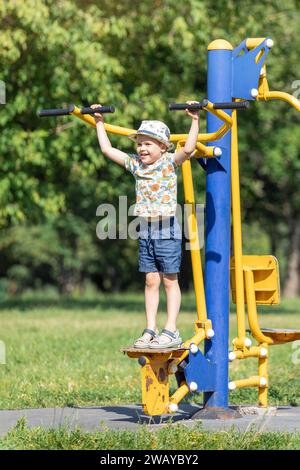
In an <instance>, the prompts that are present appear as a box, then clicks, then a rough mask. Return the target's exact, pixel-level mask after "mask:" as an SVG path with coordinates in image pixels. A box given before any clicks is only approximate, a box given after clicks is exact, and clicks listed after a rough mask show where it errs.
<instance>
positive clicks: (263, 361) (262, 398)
mask: <svg viewBox="0 0 300 470" xmlns="http://www.w3.org/2000/svg"><path fill="white" fill-rule="evenodd" d="M258 375H259V376H260V377H264V378H265V379H266V381H267V384H266V385H265V386H263V387H261V386H259V387H258V403H259V406H268V357H264V358H259V360H258Z"/></svg>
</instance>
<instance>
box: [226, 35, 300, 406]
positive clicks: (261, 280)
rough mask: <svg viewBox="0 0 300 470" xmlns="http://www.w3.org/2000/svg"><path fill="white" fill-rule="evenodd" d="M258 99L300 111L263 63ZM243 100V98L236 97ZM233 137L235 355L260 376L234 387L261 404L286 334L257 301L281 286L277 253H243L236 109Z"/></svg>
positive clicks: (275, 295) (250, 42)
mask: <svg viewBox="0 0 300 470" xmlns="http://www.w3.org/2000/svg"><path fill="white" fill-rule="evenodd" d="M263 39H264V38H251V39H247V42H246V46H247V48H248V49H253V48H254V47H256V46H257V45H259V44H261V42H262V41H263ZM256 99H257V100H258V101H262V100H264V101H269V100H275V99H277V100H282V101H286V102H287V103H289V104H290V105H291V106H293V107H294V108H295V109H296V110H297V111H300V101H299V100H297V99H296V98H295V97H294V96H292V95H290V94H289V93H284V92H280V91H270V90H269V85H268V81H267V73H266V66H265V65H264V66H263V67H262V71H261V75H260V79H259V87H258V96H257V98H256ZM236 101H239V100H236ZM232 121H233V124H232V139H231V188H232V224H233V249H234V258H233V259H232V261H231V276H230V278H231V286H232V294H233V301H234V302H236V313H237V337H236V338H235V339H234V340H233V345H234V350H233V355H234V357H235V358H236V359H247V358H248V357H257V358H258V376H255V377H250V378H248V379H242V380H237V381H235V382H233V384H234V385H233V386H232V387H233V388H234V387H235V388H242V387H257V388H258V401H259V405H260V406H267V405H268V357H269V349H268V348H269V345H272V344H281V343H282V342H283V340H282V339H281V338H282V335H280V334H278V336H276V330H275V333H274V332H273V333H272V334H270V335H269V336H267V333H266V334H264V333H263V331H262V330H261V328H260V326H259V322H258V315H257V304H263V305H274V304H278V303H279V301H280V286H279V272H278V262H277V260H276V258H275V257H273V256H264V257H255V256H243V253H242V225H241V208H240V182H239V162H238V135H237V113H236V111H235V110H233V112H232ZM245 303H246V304H247V312H248V321H249V326H250V330H251V334H252V336H253V337H254V338H255V339H256V340H257V342H258V345H257V346H252V345H251V344H250V342H249V339H248V342H247V338H246V326H245V325H246V314H245ZM299 335H300V332H296V331H295V332H291V333H289V332H288V333H286V335H285V336H286V338H285V342H287V341H293V340H294V339H298V338H299Z"/></svg>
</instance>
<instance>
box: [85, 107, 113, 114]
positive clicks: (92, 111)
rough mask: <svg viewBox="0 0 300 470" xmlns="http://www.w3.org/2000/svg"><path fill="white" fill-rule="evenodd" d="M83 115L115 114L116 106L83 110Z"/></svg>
mask: <svg viewBox="0 0 300 470" xmlns="http://www.w3.org/2000/svg"><path fill="white" fill-rule="evenodd" d="M80 112H81V114H95V113H100V114H103V113H114V112H115V107H114V106H99V107H98V108H81V110H80Z"/></svg>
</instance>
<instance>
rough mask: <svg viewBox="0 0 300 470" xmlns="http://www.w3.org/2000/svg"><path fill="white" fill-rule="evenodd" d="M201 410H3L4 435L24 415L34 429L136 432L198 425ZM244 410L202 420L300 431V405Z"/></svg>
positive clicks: (211, 426)
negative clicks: (149, 412)
mask: <svg viewBox="0 0 300 470" xmlns="http://www.w3.org/2000/svg"><path fill="white" fill-rule="evenodd" d="M199 410H200V408H199V407H198V406H193V405H181V406H180V407H179V411H178V413H176V414H174V415H173V416H172V418H170V415H165V416H161V417H154V418H153V417H152V418H151V417H149V416H146V415H144V414H143V411H142V407H141V406H140V405H127V406H126V405H123V406H101V407H82V408H40V409H25V410H0V436H3V435H5V434H6V433H7V431H9V429H11V428H13V427H14V426H15V425H16V423H17V421H18V420H19V419H20V418H21V417H25V418H26V424H27V426H28V427H30V428H32V427H37V426H41V427H42V428H44V429H58V428H59V427H60V426H66V427H67V428H69V429H75V428H76V427H79V428H80V429H81V430H82V431H96V430H103V429H107V428H109V429H115V430H122V429H128V430H133V431H134V430H137V429H138V428H139V427H140V426H141V425H143V424H144V425H147V426H149V428H150V429H158V428H160V427H161V426H163V425H164V424H165V423H168V422H170V420H172V422H173V423H182V424H184V425H186V426H194V425H195V423H196V422H200V420H197V421H195V420H193V419H191V416H192V415H193V414H194V413H195V412H197V411H199ZM241 410H242V413H243V416H242V418H239V419H230V420H225V421H223V420H208V419H205V420H201V421H202V425H203V428H204V429H207V430H209V431H219V430H223V429H229V428H231V427H232V426H234V427H236V429H238V430H240V431H246V430H249V428H251V427H252V426H254V427H255V428H256V429H257V430H259V431H288V432H293V431H298V432H300V407H278V408H277V409H276V408H269V409H268V410H267V412H264V413H261V410H258V409H257V408H255V407H242V408H241ZM257 413H259V414H257Z"/></svg>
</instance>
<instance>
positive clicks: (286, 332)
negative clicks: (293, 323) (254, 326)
mask: <svg viewBox="0 0 300 470" xmlns="http://www.w3.org/2000/svg"><path fill="white" fill-rule="evenodd" d="M261 332H262V333H263V334H264V335H265V336H267V337H268V338H271V339H272V341H273V343H272V344H284V343H289V342H291V341H297V340H300V330H292V329H284V328H278V329H275V328H261Z"/></svg>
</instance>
